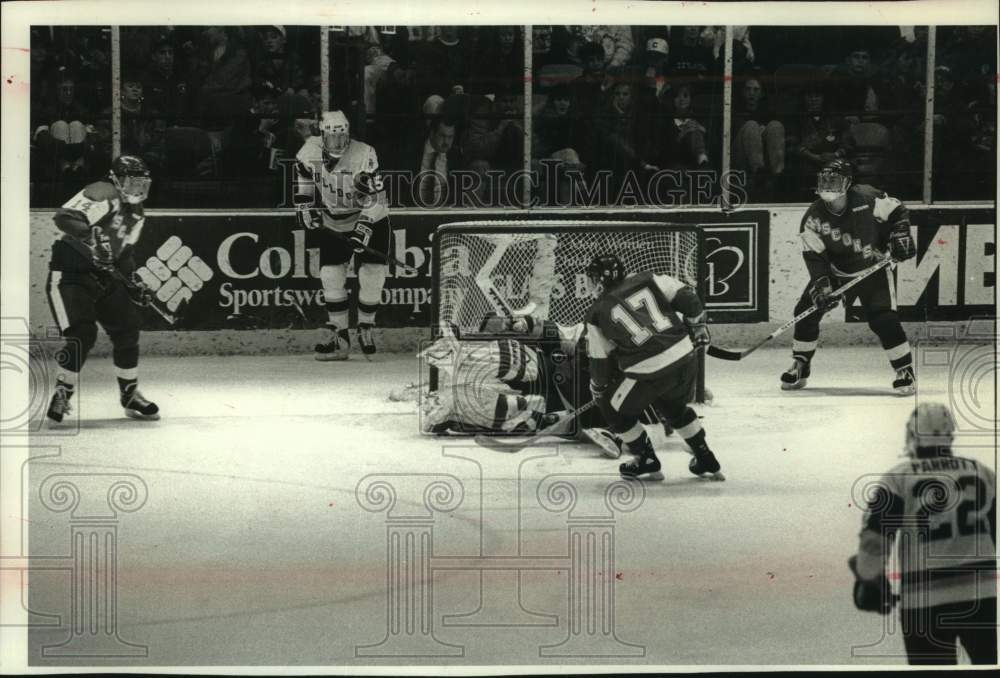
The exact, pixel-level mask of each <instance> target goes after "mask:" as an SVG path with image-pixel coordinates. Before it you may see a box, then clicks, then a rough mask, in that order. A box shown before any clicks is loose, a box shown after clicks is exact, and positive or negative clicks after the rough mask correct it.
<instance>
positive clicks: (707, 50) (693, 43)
mask: <svg viewBox="0 0 1000 678" xmlns="http://www.w3.org/2000/svg"><path fill="white" fill-rule="evenodd" d="M713 36H714V34H713ZM670 44H671V45H672V47H673V49H672V54H673V56H672V57H671V59H670V61H671V71H672V72H673V74H674V75H676V76H680V77H681V78H682V79H684V80H687V81H689V82H690V81H705V80H706V79H707V78H709V77H710V76H712V75H714V74H715V71H716V70H717V64H718V63H719V60H717V59H716V58H715V56H714V55H713V52H712V49H713V48H712V45H714V37H712V39H711V44H706V41H705V40H704V39H703V38H702V27H701V26H684V27H682V28H681V29H680V39H676V38H675V39H673V40H671V41H670ZM695 93H697V92H695Z"/></svg>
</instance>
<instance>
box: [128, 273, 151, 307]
mask: <svg viewBox="0 0 1000 678" xmlns="http://www.w3.org/2000/svg"><path fill="white" fill-rule="evenodd" d="M129 283H130V284H129V285H127V286H126V288H125V289H126V290H127V291H128V297H129V299H131V300H132V303H133V304H135V305H136V306H143V307H145V306H152V305H153V298H154V297H153V290H151V289H149V285H147V284H146V283H144V282H143V281H142V278H140V277H138V276H135V275H133V276H132V278H131V280H129Z"/></svg>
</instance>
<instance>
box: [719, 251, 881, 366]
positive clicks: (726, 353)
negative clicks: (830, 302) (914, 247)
mask: <svg viewBox="0 0 1000 678" xmlns="http://www.w3.org/2000/svg"><path fill="white" fill-rule="evenodd" d="M890 264H892V259H891V258H889V257H886V258H885V259H883V260H882V261H880V262H878V263H877V264H875V265H874V266H869V267H868V268H867V269H865V270H864V271H862V272H861V273H860V274H859V275H857V276H855V277H854V278H853V279H851V280H850V281H849V282H846V283H844V284H843V285H841V286H840V287H839V288H837V289H836V290H834V292H833V295H832V296H835V297H839V296H841V295H843V294H844V292H846V291H847V290H849V289H851V288H852V287H854V286H855V285H857V284H858V283H859V282H861V281H862V280H864V279H865V278H868V277H870V276H871V275H872V274H874V273H877V272H878V271H881V270H882V269H883V268H885V267H887V266H889V265H890ZM817 308H818V307H817V306H816V304H813V305H812V306H810V307H809V308H807V309H806V310H805V311H802V313H799V314H798V315H797V316H795V317H794V318H792V319H791V320H789V321H788V322H786V323H785V324H784V325H782V326H781V327H779V328H778V329H776V330H775V331H774V332H771V333H770V334H769V335H767V336H766V337H764V338H763V339H761V340H760V341H759V342H757V343H756V344H754V345H753V346H751V347H750V348H745V349H743V350H742V351H734V350H732V349H727V348H720V347H718V346H712V345H709V346H708V349H707V353H708V355H710V356H712V357H713V358H719V359H720V360H734V361H735V360H743V359H744V358H746V357H747V356H748V355H750V354H751V353H753V352H754V351H756V350H757V349H758V348H760V347H761V346H763V345H764V344H766V343H767V342H769V341H771V340H772V339H774V338H775V337H777V336H778V335H780V334H783V333H784V332H785V331H786V330H787V329H788V328H789V327H792V326H793V325H795V323H797V322H799V321H800V320H802V319H803V318H807V317H809V316H810V315H812V314H813V313H815V312H816V310H817Z"/></svg>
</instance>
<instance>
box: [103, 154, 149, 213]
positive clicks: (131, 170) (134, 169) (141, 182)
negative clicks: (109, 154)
mask: <svg viewBox="0 0 1000 678" xmlns="http://www.w3.org/2000/svg"><path fill="white" fill-rule="evenodd" d="M109 177H110V178H111V183H112V184H114V186H115V188H117V189H118V192H119V193H121V195H122V200H124V201H125V202H128V203H133V204H136V203H140V202H142V201H143V200H145V199H146V196H148V195H149V186H150V184H152V182H153V180H152V179H151V178H150V174H149V168H148V167H146V163H145V162H143V161H142V158H139V157H136V156H134V155H122V156H119V157H117V158H115V161H114V162H112V163H111V173H110V174H109Z"/></svg>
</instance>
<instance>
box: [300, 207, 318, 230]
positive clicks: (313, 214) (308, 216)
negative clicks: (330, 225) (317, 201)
mask: <svg viewBox="0 0 1000 678" xmlns="http://www.w3.org/2000/svg"><path fill="white" fill-rule="evenodd" d="M299 220H300V221H301V222H302V225H303V226H304V227H306V228H307V229H309V230H310V231H312V230H315V229H317V228H319V227H320V226H322V225H323V213H322V212H321V211H320V210H317V209H309V208H306V209H300V210H299Z"/></svg>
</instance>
